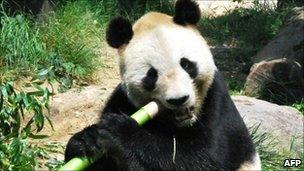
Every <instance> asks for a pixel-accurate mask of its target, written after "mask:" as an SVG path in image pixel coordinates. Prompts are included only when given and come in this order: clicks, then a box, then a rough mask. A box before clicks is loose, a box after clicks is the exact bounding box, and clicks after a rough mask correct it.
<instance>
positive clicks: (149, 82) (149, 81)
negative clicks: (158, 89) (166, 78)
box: [142, 67, 158, 91]
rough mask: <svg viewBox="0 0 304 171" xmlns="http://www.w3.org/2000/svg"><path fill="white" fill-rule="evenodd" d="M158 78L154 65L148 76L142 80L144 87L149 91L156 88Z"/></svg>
mask: <svg viewBox="0 0 304 171" xmlns="http://www.w3.org/2000/svg"><path fill="white" fill-rule="evenodd" d="M157 79H158V73H157V71H156V70H155V69H154V68H153V67H152V68H150V69H149V70H148V72H147V74H146V77H145V78H143V80H142V84H143V87H144V88H145V89H146V90H148V91H152V90H154V89H155V84H156V81H157Z"/></svg>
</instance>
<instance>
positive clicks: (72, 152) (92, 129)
mask: <svg viewBox="0 0 304 171" xmlns="http://www.w3.org/2000/svg"><path fill="white" fill-rule="evenodd" d="M97 134H98V131H97V125H92V126H89V127H87V128H85V129H84V130H82V131H80V132H78V133H76V134H75V135H74V136H73V137H72V138H71V139H70V140H69V142H68V144H67V147H66V150H65V160H66V161H69V160H70V159H72V158H74V157H82V156H89V157H93V156H96V155H97V154H98V153H100V152H101V147H100V144H98V141H96V140H97V139H96V136H97Z"/></svg>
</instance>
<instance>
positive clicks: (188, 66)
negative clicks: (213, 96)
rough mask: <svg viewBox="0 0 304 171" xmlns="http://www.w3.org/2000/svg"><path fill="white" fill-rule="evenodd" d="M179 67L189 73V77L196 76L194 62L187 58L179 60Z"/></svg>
mask: <svg viewBox="0 0 304 171" xmlns="http://www.w3.org/2000/svg"><path fill="white" fill-rule="evenodd" d="M180 65H181V67H182V68H183V69H184V70H185V71H186V72H187V73H188V74H189V75H190V77H191V78H195V77H196V76H197V72H198V71H197V67H196V63H194V62H191V61H189V59H187V58H182V59H181V60H180Z"/></svg>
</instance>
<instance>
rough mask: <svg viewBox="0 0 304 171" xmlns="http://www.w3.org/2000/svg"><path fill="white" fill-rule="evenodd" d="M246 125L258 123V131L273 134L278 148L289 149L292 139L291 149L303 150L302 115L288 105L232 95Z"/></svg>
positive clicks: (295, 150)
mask: <svg viewBox="0 0 304 171" xmlns="http://www.w3.org/2000/svg"><path fill="white" fill-rule="evenodd" d="M232 99H233V101H234V103H235V105H236V107H237V109H238V110H239V112H240V114H241V116H242V117H243V119H244V121H245V123H246V125H247V127H251V126H254V125H257V124H260V127H259V131H262V132H266V133H269V134H271V135H272V136H274V137H275V138H276V139H277V140H278V142H279V144H278V149H281V150H282V151H284V150H289V148H290V146H291V142H292V141H293V140H294V141H293V145H294V146H293V147H294V148H293V150H294V152H296V153H297V154H302V152H303V115H302V114H301V113H300V112H299V111H297V110H296V109H294V108H292V107H289V106H279V105H277V104H273V103H269V102H266V101H263V100H258V99H255V98H252V97H247V96H232Z"/></svg>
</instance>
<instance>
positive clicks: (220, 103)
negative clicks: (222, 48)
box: [65, 0, 261, 171]
mask: <svg viewBox="0 0 304 171" xmlns="http://www.w3.org/2000/svg"><path fill="white" fill-rule="evenodd" d="M199 19H200V9H199V7H198V5H197V4H196V3H195V2H194V1H192V0H178V1H177V2H176V4H175V15H174V16H173V17H171V16H169V15H166V14H162V13H157V12H150V13H147V14H146V15H144V16H142V17H141V18H140V19H138V20H137V21H136V22H135V23H134V25H133V26H132V25H131V23H130V22H129V21H128V20H126V19H124V18H122V17H118V18H115V19H113V20H112V21H111V22H110V23H109V26H108V29H107V32H106V39H107V42H108V44H109V45H110V46H111V47H113V48H116V49H117V50H118V54H119V56H120V58H119V61H120V75H121V80H122V81H121V83H120V84H119V85H118V86H117V88H116V89H115V90H114V92H113V94H112V95H111V97H110V98H109V99H108V101H107V103H106V105H105V108H104V109H103V111H102V115H101V118H100V120H99V122H98V123H96V124H94V125H91V126H89V127H87V128H85V129H84V130H82V131H80V132H78V133H76V134H75V135H74V136H73V137H72V138H71V139H70V140H69V142H68V144H67V147H66V151H65V160H66V161H68V160H70V159H71V158H73V157H76V156H88V157H91V158H96V161H95V162H94V163H93V164H92V165H91V166H90V167H89V168H88V170H106V169H111V170H229V171H230V170H260V169H261V164H260V159H259V155H258V153H257V152H256V150H255V147H254V144H253V142H252V140H251V138H250V135H249V133H248V130H247V128H246V126H245V124H244V122H243V120H242V118H241V116H240V114H239V113H238V111H237V109H236V107H235V105H234V104H233V102H232V100H231V98H230V96H229V94H228V92H227V89H226V87H225V83H224V82H223V79H222V77H221V74H220V72H219V71H218V70H217V68H216V66H215V64H214V61H213V57H212V54H211V52H210V50H209V47H208V45H207V43H206V41H205V40H204V38H203V37H202V36H201V35H200V33H199V31H198V29H197V26H196V24H197V22H198V21H199ZM150 101H155V102H157V103H158V104H159V106H160V112H159V113H158V115H157V116H156V117H155V118H154V119H153V120H151V121H149V122H148V123H147V124H145V125H143V126H138V125H137V123H136V122H135V121H134V120H133V119H131V118H130V117H129V116H130V115H131V114H133V113H134V112H136V111H137V110H138V109H139V108H140V107H142V106H143V105H145V104H146V103H148V102H150ZM97 156H99V157H97Z"/></svg>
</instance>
